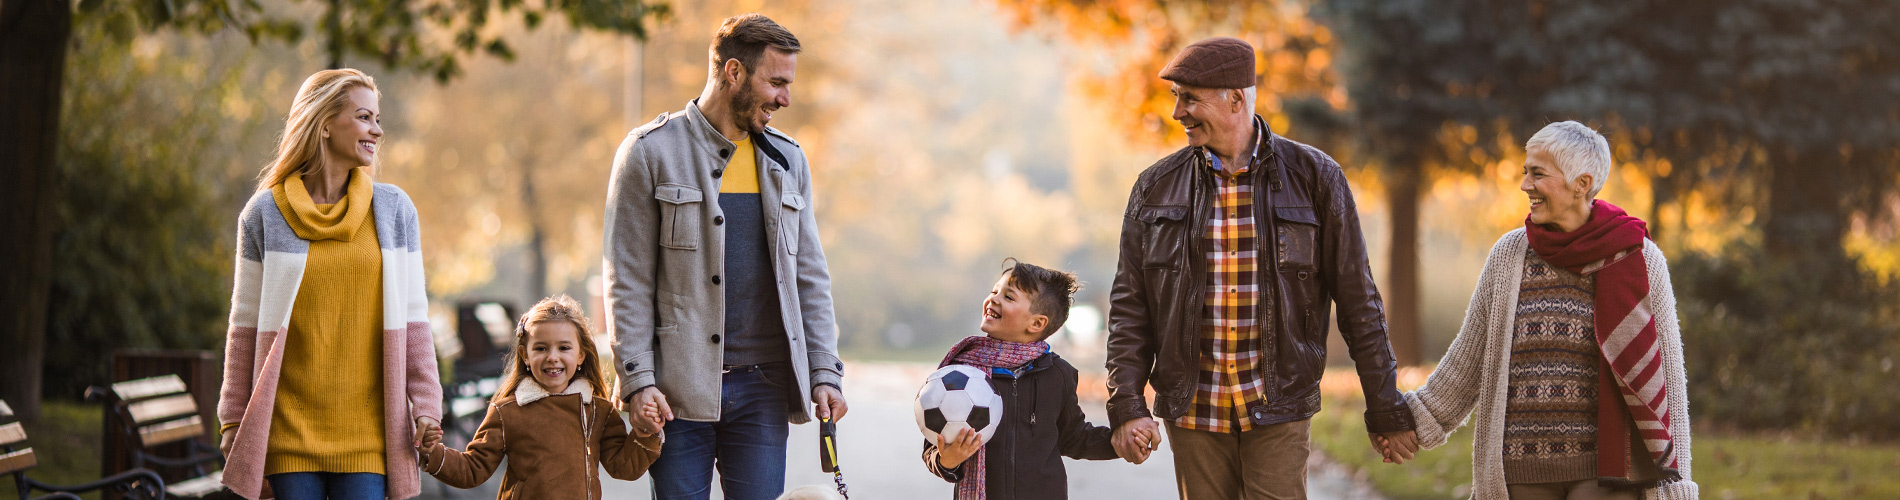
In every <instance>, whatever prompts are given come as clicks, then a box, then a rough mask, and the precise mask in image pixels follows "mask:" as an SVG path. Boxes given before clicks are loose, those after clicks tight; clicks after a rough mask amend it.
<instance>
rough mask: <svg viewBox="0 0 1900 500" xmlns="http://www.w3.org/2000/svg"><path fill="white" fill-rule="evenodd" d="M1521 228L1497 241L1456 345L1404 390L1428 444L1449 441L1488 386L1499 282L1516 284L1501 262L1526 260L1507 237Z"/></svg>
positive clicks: (1423, 442) (1423, 441)
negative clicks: (1409, 389)
mask: <svg viewBox="0 0 1900 500" xmlns="http://www.w3.org/2000/svg"><path fill="white" fill-rule="evenodd" d="M1516 234H1517V233H1515V232H1513V233H1510V234H1506V235H1505V236H1504V237H1503V238H1500V239H1499V240H1498V243H1497V244H1496V245H1494V246H1492V248H1491V256H1490V257H1489V258H1488V259H1486V262H1485V264H1484V270H1483V271H1482V272H1480V273H1479V274H1478V286H1477V289H1475V290H1473V291H1472V292H1471V305H1470V306H1469V307H1468V308H1466V309H1465V321H1464V326H1462V327H1460V328H1459V329H1458V338H1457V339H1455V340H1452V342H1451V348H1450V349H1449V350H1447V351H1446V352H1445V357H1444V358H1443V359H1441V360H1439V362H1438V367H1437V368H1435V369H1433V370H1432V374H1431V376H1430V377H1429V378H1427V379H1426V380H1425V385H1424V386H1423V387H1419V388H1418V390H1416V391H1412V392H1409V393H1406V394H1405V405H1406V407H1407V408H1409V409H1410V410H1411V411H1412V420H1413V421H1414V422H1416V423H1417V431H1418V439H1419V443H1420V444H1421V445H1424V447H1425V448H1427V449H1430V448H1437V447H1439V446H1442V445H1444V444H1445V441H1446V440H1447V438H1449V437H1450V435H1451V432H1452V431H1454V430H1457V429H1458V427H1459V426H1462V425H1464V422H1465V420H1466V419H1467V418H1469V417H1470V416H1471V410H1472V408H1473V407H1474V406H1476V405H1477V402H1478V396H1479V395H1480V394H1482V393H1483V392H1484V385H1483V384H1484V373H1483V369H1484V363H1485V360H1486V359H1489V358H1490V357H1491V355H1490V353H1488V352H1486V351H1487V346H1488V345H1489V344H1490V341H1489V340H1490V339H1489V338H1488V337H1489V336H1490V335H1492V334H1493V333H1494V332H1491V331H1490V329H1491V326H1492V325H1491V318H1492V316H1493V315H1494V313H1495V311H1493V310H1492V307H1493V306H1494V304H1492V302H1493V301H1496V300H1498V299H1499V297H1501V296H1503V295H1505V294H1500V293H1498V292H1499V287H1504V286H1517V284H1516V283H1500V281H1502V280H1504V279H1505V278H1504V275H1507V274H1509V273H1505V272H1504V271H1505V269H1504V268H1503V267H1502V266H1509V265H1521V259H1522V258H1523V257H1522V256H1521V255H1514V254H1515V252H1511V251H1509V248H1507V247H1514V246H1515V245H1510V244H1508V243H1507V242H1509V241H1511V239H1512V238H1513V237H1515V236H1516ZM1501 254H1506V255H1501ZM1514 257H1515V258H1514Z"/></svg>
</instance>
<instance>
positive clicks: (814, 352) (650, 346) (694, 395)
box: [602, 102, 844, 424]
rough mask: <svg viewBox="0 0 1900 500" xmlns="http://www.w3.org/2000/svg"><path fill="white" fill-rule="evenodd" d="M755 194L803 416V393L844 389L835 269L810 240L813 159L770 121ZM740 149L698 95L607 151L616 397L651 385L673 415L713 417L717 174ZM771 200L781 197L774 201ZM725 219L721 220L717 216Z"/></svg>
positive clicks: (721, 247) (721, 326)
mask: <svg viewBox="0 0 1900 500" xmlns="http://www.w3.org/2000/svg"><path fill="white" fill-rule="evenodd" d="M752 142H753V143H754V144H755V145H756V147H755V148H754V150H755V151H757V152H758V153H757V154H758V167H759V193H760V195H761V201H764V202H765V203H761V205H762V209H763V210H764V214H763V220H764V221H765V230H766V232H767V234H775V235H776V236H777V237H776V238H771V237H768V238H766V240H767V250H768V251H769V253H770V255H771V260H772V262H771V263H770V268H771V270H772V274H773V276H774V277H776V278H777V279H776V281H777V283H778V297H779V316H780V317H782V318H784V320H785V342H786V343H787V344H788V345H789V346H790V351H791V358H792V359H789V360H787V361H790V362H791V363H792V367H793V370H792V371H793V373H795V374H797V377H798V380H797V387H798V389H799V401H800V402H801V403H800V404H796V405H795V406H796V407H797V409H795V410H793V411H792V412H791V414H790V419H789V420H790V421H791V422H792V423H795V424H802V423H805V422H807V421H810V420H811V417H812V416H811V414H810V413H811V407H810V405H807V404H802V402H803V401H809V400H811V389H812V388H813V387H815V386H817V385H819V384H829V385H833V386H836V387H839V388H840V389H842V388H843V376H842V374H843V371H844V363H843V362H842V361H840V360H839V359H838V328H837V323H836V321H835V320H834V319H833V315H832V309H831V274H830V272H829V271H827V268H826V266H825V252H824V249H823V248H822V247H821V246H819V242H818V220H817V219H816V218H815V217H813V214H812V212H813V210H812V206H811V199H812V190H811V167H810V166H809V165H808V164H807V163H806V161H805V154H804V151H803V150H801V149H800V148H799V145H798V142H797V141H793V140H792V138H791V137H788V136H786V135H785V134H784V133H782V132H779V131H778V130H776V129H772V128H769V127H768V128H767V129H766V131H765V133H763V134H754V136H753V141H752ZM734 150H736V147H735V146H734V144H733V143H732V141H729V140H726V138H725V136H723V135H721V134H720V133H719V131H718V130H716V129H714V128H713V126H712V123H711V122H708V121H707V119H706V116H705V115H703V114H701V113H700V111H699V106H698V104H697V102H689V103H687V105H686V109H684V110H680V111H676V112H673V113H668V114H664V115H660V116H659V117H658V118H655V119H654V120H653V121H652V122H650V123H647V124H646V125H643V126H641V127H640V128H637V129H634V130H633V132H631V133H629V134H628V135H627V138H626V140H625V141H623V142H621V143H620V149H619V150H618V151H617V152H616V153H615V155H614V163H613V177H612V179H611V180H610V181H609V183H608V185H607V211H606V231H605V233H606V234H605V238H606V244H605V249H604V251H603V252H602V257H603V259H605V261H606V262H605V263H604V265H603V266H602V269H604V270H605V279H606V292H607V307H608V310H609V311H610V313H611V314H612V316H613V317H612V319H611V320H610V321H608V322H607V331H608V332H609V334H611V336H612V338H613V350H614V356H615V362H614V365H615V367H614V368H615V370H617V371H618V372H619V375H620V383H619V387H618V390H617V391H616V393H617V394H618V395H619V398H620V399H622V400H625V399H626V398H627V397H628V396H630V395H632V394H633V393H634V392H635V391H638V390H640V389H643V388H646V387H648V386H655V385H657V386H659V389H660V392H661V393H662V394H665V395H666V401H667V403H668V404H669V405H670V406H672V409H673V413H674V415H675V416H676V417H677V418H683V419H686V420H692V421H701V422H712V421H718V420H719V409H720V404H719V403H720V401H719V399H720V390H721V388H720V383H721V378H722V377H720V373H721V370H722V369H723V365H724V364H725V363H724V356H725V350H724V346H723V345H722V344H721V343H720V338H719V337H720V336H722V335H723V334H724V333H725V317H726V313H725V299H726V296H725V292H724V290H723V289H721V288H720V287H721V286H722V285H721V281H720V277H719V276H720V275H721V274H723V273H724V267H725V249H726V233H725V228H726V226H725V225H723V224H718V223H716V222H715V217H721V216H722V215H721V208H720V207H719V204H718V203H717V201H718V199H719V178H717V177H714V176H713V172H714V171H715V170H719V169H723V168H725V166H726V163H727V158H726V157H727V156H729V155H731V154H732V152H733V151H734ZM774 199H776V201H777V203H772V202H771V201H773V200H774ZM721 220H723V219H721Z"/></svg>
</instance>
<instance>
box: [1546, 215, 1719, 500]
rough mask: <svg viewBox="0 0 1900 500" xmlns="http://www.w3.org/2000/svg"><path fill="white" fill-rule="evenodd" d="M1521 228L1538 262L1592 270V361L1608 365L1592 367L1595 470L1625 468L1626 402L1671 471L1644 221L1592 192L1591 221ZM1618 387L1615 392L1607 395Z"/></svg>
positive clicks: (1656, 456)
mask: <svg viewBox="0 0 1900 500" xmlns="http://www.w3.org/2000/svg"><path fill="white" fill-rule="evenodd" d="M1524 228H1525V232H1526V234H1527V236H1529V237H1530V244H1531V250H1532V251H1535V252H1537V256H1538V257H1540V258H1543V259H1544V262H1548V263H1550V264H1551V265H1553V266H1557V267H1561V268H1564V269H1568V270H1570V272H1574V273H1578V274H1584V275H1590V274H1594V275H1595V276H1596V334H1597V345H1598V346H1599V347H1600V348H1601V349H1602V352H1603V361H1602V362H1600V363H1599V366H1600V367H1603V368H1607V369H1599V370H1597V372H1598V374H1599V375H1598V377H1597V379H1598V381H1597V475H1598V476H1601V477H1605V478H1627V477H1629V476H1630V470H1629V456H1630V450H1629V449H1628V445H1629V437H1628V436H1629V434H1628V432H1629V430H1628V429H1625V428H1624V423H1623V422H1624V421H1623V409H1624V408H1625V407H1627V408H1628V409H1629V414H1630V416H1632V417H1634V419H1635V421H1636V432H1637V433H1638V434H1639V435H1640V437H1641V438H1642V442H1643V445H1644V447H1645V448H1648V451H1649V457H1650V459H1652V460H1654V461H1655V462H1656V465H1658V466H1660V467H1662V469H1663V473H1664V475H1665V476H1666V477H1665V479H1664V481H1665V482H1666V481H1668V480H1670V479H1673V478H1675V477H1677V473H1676V469H1677V468H1676V459H1675V453H1673V452H1674V449H1673V448H1674V442H1675V441H1674V438H1672V437H1671V435H1670V431H1669V407H1668V405H1667V401H1668V397H1667V393H1668V384H1666V383H1664V381H1663V369H1664V366H1663V360H1662V343H1661V341H1660V340H1659V339H1658V338H1657V336H1656V318H1655V314H1654V311H1650V310H1649V305H1648V300H1647V299H1648V298H1649V293H1650V290H1649V268H1648V266H1647V263H1646V262H1644V261H1643V241H1644V240H1645V239H1646V238H1648V236H1649V229H1648V224H1645V223H1644V222H1643V221H1642V219H1637V218H1635V217H1631V216H1630V215H1629V214H1628V213H1626V212H1624V211H1623V209H1621V208H1617V207H1616V205H1611V204H1609V202H1605V201H1602V200H1597V201H1596V202H1595V204H1594V205H1593V206H1592V207H1591V209H1590V221H1589V222H1586V223H1584V225H1583V227H1579V228H1577V229H1576V230H1575V231H1570V232H1559V231H1554V230H1550V229H1546V228H1544V227H1543V226H1541V225H1538V224H1533V223H1531V222H1530V219H1529V218H1528V217H1527V218H1525V220H1524ZM1605 365H1607V366H1605ZM1619 393H1620V394H1622V395H1623V397H1622V399H1621V400H1618V399H1617V398H1613V397H1610V395H1611V394H1619ZM1680 396H1681V395H1678V397H1680Z"/></svg>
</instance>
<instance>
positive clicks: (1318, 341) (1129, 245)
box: [1108, 116, 1412, 432]
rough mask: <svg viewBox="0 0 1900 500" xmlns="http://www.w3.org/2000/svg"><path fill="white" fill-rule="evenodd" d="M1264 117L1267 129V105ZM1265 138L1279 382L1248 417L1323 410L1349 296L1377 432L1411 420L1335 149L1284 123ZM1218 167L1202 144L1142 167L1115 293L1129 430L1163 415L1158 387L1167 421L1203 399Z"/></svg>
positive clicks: (1265, 321) (1345, 328)
mask: <svg viewBox="0 0 1900 500" xmlns="http://www.w3.org/2000/svg"><path fill="white" fill-rule="evenodd" d="M1254 124H1255V126H1256V127H1263V128H1264V127H1266V125H1265V123H1264V122H1263V121H1261V119H1260V118H1259V117H1257V116H1256V117H1255V118H1254ZM1261 142H1262V144H1261V145H1260V148H1261V150H1260V151H1259V152H1258V153H1256V154H1255V155H1254V158H1256V159H1255V161H1254V166H1253V169H1252V171H1253V172H1254V173H1253V175H1264V176H1266V177H1264V178H1259V179H1257V181H1258V183H1257V184H1256V188H1255V189H1254V206H1255V207H1256V209H1255V214H1257V215H1256V218H1255V230H1256V231H1257V232H1258V234H1260V235H1262V237H1260V238H1256V239H1255V241H1256V242H1258V244H1260V245H1261V248H1260V249H1259V255H1262V256H1277V258H1272V259H1262V260H1261V261H1260V266H1259V271H1258V272H1259V273H1260V276H1259V279H1258V283H1261V284H1262V287H1261V293H1262V294H1263V295H1262V296H1261V299H1260V300H1261V309H1260V311H1261V316H1262V317H1260V318H1259V321H1260V323H1261V324H1262V325H1263V327H1262V329H1261V335H1260V336H1261V339H1260V345H1259V349H1260V351H1261V354H1262V356H1261V359H1262V362H1263V363H1265V364H1266V365H1265V366H1263V367H1261V371H1262V372H1263V373H1268V374H1272V377H1273V379H1272V380H1268V381H1266V389H1267V402H1266V403H1265V404H1257V405H1256V406H1254V407H1251V408H1248V409H1247V415H1248V416H1250V417H1251V418H1252V419H1253V422H1254V423H1255V424H1258V425H1268V424H1277V423H1283V422H1294V421H1299V420H1305V419H1307V418H1311V417H1312V416H1313V414H1315V413H1318V412H1319V401H1320V395H1319V379H1320V376H1321V374H1322V373H1323V372H1324V370H1325V364H1326V332H1327V329H1328V318H1327V313H1328V312H1329V311H1330V310H1331V308H1332V305H1333V304H1334V303H1338V304H1339V331H1340V334H1341V335H1342V336H1344V337H1345V339H1346V347H1347V349H1348V350H1350V351H1351V355H1352V359H1353V361H1354V362H1355V363H1357V364H1358V368H1359V381H1360V382H1359V383H1360V385H1361V388H1362V389H1363V390H1364V391H1365V394H1366V407H1367V411H1366V428H1367V430H1368V431H1371V432H1395V431H1403V430H1410V429H1412V418H1411V414H1410V413H1409V412H1407V411H1406V408H1405V403H1404V401H1403V400H1402V399H1400V396H1399V390H1398V388H1397V381H1396V380H1397V376H1396V369H1397V366H1398V364H1397V362H1396V361H1395V360H1394V359H1393V357H1392V346H1391V345H1390V344H1388V343H1387V342H1386V337H1385V311H1384V307H1383V306H1382V305H1381V302H1380V300H1379V290H1378V288H1377V287H1376V286H1375V285H1374V284H1373V282H1372V270H1371V268H1370V267H1369V266H1368V265H1367V263H1366V243H1365V238H1364V236H1363V235H1361V234H1360V230H1359V212H1358V208H1357V207H1356V206H1355V205H1354V203H1353V198H1352V191H1351V190H1350V188H1348V187H1347V185H1346V176H1345V173H1344V172H1343V171H1341V170H1340V169H1339V164H1338V163H1336V162H1334V161H1333V159H1332V157H1330V156H1327V155H1326V153H1324V152H1321V151H1320V150H1319V149H1317V148H1314V147H1312V146H1308V145H1305V144H1301V143H1298V142H1294V141H1291V140H1287V139H1286V138H1284V137H1280V136H1279V135H1277V134H1274V133H1272V131H1271V130H1268V131H1267V133H1266V139H1265V140H1263V141H1261ZM1210 168H1212V167H1211V166H1210V165H1209V163H1208V161H1207V159H1206V156H1205V155H1203V154H1202V153H1201V148H1196V147H1188V148H1182V149H1181V150H1180V151H1176V152H1175V153H1174V154H1171V155H1168V156H1167V157H1166V158H1162V159H1161V161H1158V162H1155V164H1154V165H1153V166H1150V167H1148V170H1146V171H1144V172H1142V173H1141V177H1140V178H1139V179H1138V180H1136V181H1135V189H1134V192H1132V193H1130V194H1129V196H1128V210H1127V211H1126V212H1124V213H1123V214H1122V237H1121V257H1120V260H1119V261H1118V262H1117V264H1116V266H1115V284H1114V288H1113V289H1112V290H1110V291H1109V312H1108V328H1109V334H1108V390H1109V398H1108V414H1109V420H1110V421H1111V422H1112V423H1113V425H1115V426H1117V427H1119V426H1120V425H1121V424H1122V422H1126V421H1129V420H1133V419H1136V418H1141V417H1146V416H1148V415H1149V414H1150V411H1149V408H1148V405H1147V402H1146V399H1147V398H1146V397H1145V392H1146V390H1147V388H1146V387H1145V386H1148V385H1152V386H1154V388H1155V398H1154V406H1155V408H1154V410H1153V413H1154V414H1156V415H1158V416H1160V417H1161V418H1165V419H1173V418H1178V417H1180V416H1181V415H1182V414H1184V413H1186V412H1187V410H1188V406H1189V405H1190V404H1192V401H1193V396H1194V390H1195V383H1196V380H1197V379H1198V374H1199V366H1200V356H1201V350H1202V347H1201V338H1200V337H1201V336H1200V329H1199V325H1200V323H1201V316H1202V312H1201V306H1202V293H1201V290H1202V288H1204V287H1205V285H1204V283H1205V282H1206V280H1207V262H1206V259H1205V258H1204V257H1202V256H1203V255H1204V253H1203V250H1202V247H1203V246H1204V245H1205V243H1204V241H1205V240H1204V239H1203V238H1204V237H1205V233H1206V227H1207V224H1206V221H1207V219H1208V217H1210V216H1212V210H1213V204H1212V203H1211V201H1210V199H1209V194H1210V193H1213V192H1214V184H1213V182H1214V181H1213V176H1212V172H1211V171H1210ZM1269 214H1271V215H1272V216H1271V217H1269V216H1268V215H1269ZM1269 243H1271V244H1273V245H1274V247H1273V248H1267V247H1266V246H1265V245H1267V244H1269ZM1269 284H1270V285H1273V286H1266V285H1269Z"/></svg>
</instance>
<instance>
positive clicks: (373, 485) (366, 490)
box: [264, 472, 384, 500]
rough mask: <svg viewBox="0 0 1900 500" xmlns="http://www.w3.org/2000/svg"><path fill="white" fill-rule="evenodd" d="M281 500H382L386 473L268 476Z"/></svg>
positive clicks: (312, 473)
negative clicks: (326, 499) (384, 474)
mask: <svg viewBox="0 0 1900 500" xmlns="http://www.w3.org/2000/svg"><path fill="white" fill-rule="evenodd" d="M264 479H265V480H266V481H270V489H271V491H274V492H276V493H277V500H324V499H325V498H330V499H334V500H380V499H382V498H383V497H384V493H383V475H382V474H377V473H374V472H286V473H283V474H271V475H269V476H264Z"/></svg>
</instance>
